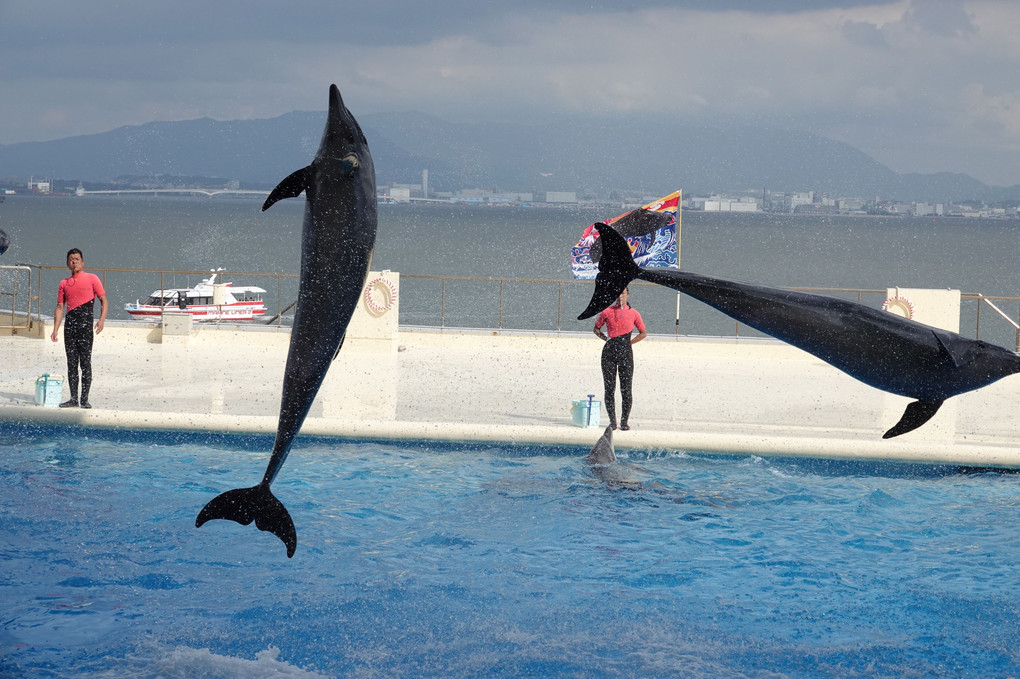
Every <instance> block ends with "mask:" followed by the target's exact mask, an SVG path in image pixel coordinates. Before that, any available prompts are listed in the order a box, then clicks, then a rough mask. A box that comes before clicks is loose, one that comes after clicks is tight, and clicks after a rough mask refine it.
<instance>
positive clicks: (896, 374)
mask: <svg viewBox="0 0 1020 679" xmlns="http://www.w3.org/2000/svg"><path fill="white" fill-rule="evenodd" d="M596 228H597V229H598V231H599V234H600V235H599V240H603V241H605V242H604V243H603V249H604V251H603V255H602V261H601V262H599V274H598V277H597V278H596V279H595V291H594V293H593V294H592V298H591V302H590V303H589V304H588V308H587V309H585V310H584V313H582V314H581V315H580V316H578V319H581V320H583V319H585V318H591V317H592V316H594V315H595V314H597V313H598V312H600V311H602V310H603V309H605V308H606V307H608V306H609V305H610V304H612V302H613V300H615V299H616V298H617V297H619V295H620V293H621V292H622V291H623V288H624V287H625V286H626V285H627V283H629V282H630V281H632V280H634V279H635V278H638V279H641V280H645V281H648V282H650V283H656V284H658V285H664V286H666V287H670V288H673V289H674V290H678V291H680V292H683V293H685V294H688V295H690V296H691V297H694V298H695V299H697V300H700V301H702V302H704V303H705V304H708V305H709V306H712V307H715V308H716V309H718V310H719V311H722V312H723V313H724V314H726V315H728V316H731V317H733V318H735V319H736V320H738V321H740V322H741V323H743V324H745V325H748V326H750V327H752V328H755V329H756V330H760V331H761V332H764V333H766V334H769V335H772V336H773V337H776V338H778V339H781V340H783V341H784V342H787V343H789V344H792V345H793V346H795V347H798V348H800V349H803V350H804V351H806V352H808V353H810V354H814V355H815V356H817V357H818V358H820V359H822V360H823V361H825V362H826V363H829V364H831V365H833V366H835V367H836V368H839V369H840V370H842V371H843V372H845V373H847V374H848V375H850V376H851V377H854V378H856V379H858V380H860V381H861V382H864V383H865V384H869V385H871V386H873V387H875V388H877V389H882V390H883V391H888V392H891V393H893V394H899V395H901V396H907V397H910V398H915V399H917V400H916V401H915V402H913V403H911V404H909V405H908V406H907V409H906V412H905V413H904V414H903V417H902V418H901V419H900V421H899V422H898V423H897V424H896V425H895V426H894V427H893V428H892V429H890V430H889V431H887V432H886V433H885V435H884V436H883V437H882V438H891V437H893V436H899V435H900V434H904V433H906V432H908V431H913V430H914V429H917V428H918V427H920V426H921V425H922V424H924V423H925V422H927V421H928V420H930V419H931V418H932V416H933V415H935V413H936V412H937V411H938V409H939V407H940V406H941V405H942V402H943V401H945V400H946V399H947V398H949V397H951V396H956V395H957V394H962V393H964V392H967V391H972V390H974V389H979V388H981V387H984V386H987V385H989V384H991V383H992V382H995V381H997V380H1000V379H1002V378H1003V377H1006V376H1008V375H1012V374H1014V373H1018V372H1020V355H1018V354H1016V353H1015V352H1012V351H1009V350H1008V349H1004V348H1002V347H999V346H996V345H994V344H989V343H988V342H982V341H981V340H972V339H967V338H966V337H962V336H960V335H958V334H956V333H955V332H950V331H948V330H941V329H938V328H933V327H931V326H927V325H924V324H922V323H918V322H916V321H911V320H908V319H906V318H903V317H901V316H897V315H895V314H891V313H888V312H886V311H880V310H878V309H872V308H870V307H867V306H864V305H863V304H858V303H856V302H847V301H845V300H841V299H835V298H833V297H826V296H824V295H814V294H809V293H805V292H795V291H793V290H784V289H782V288H770V287H765V286H759V285H749V284H746V283H735V282H733V281H728V280H724V279H722V278H713V277H710V276H703V275H700V274H696V273H688V272H686V271H677V270H665V269H643V268H641V267H639V266H638V265H637V264H635V263H634V260H633V259H631V254H630V248H629V247H628V246H627V241H626V240H625V239H624V238H623V237H622V236H620V235H619V234H617V233H616V232H615V231H614V230H613V229H612V228H607V227H605V225H596Z"/></svg>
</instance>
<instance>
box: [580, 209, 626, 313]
mask: <svg viewBox="0 0 1020 679" xmlns="http://www.w3.org/2000/svg"><path fill="white" fill-rule="evenodd" d="M595 228H596V229H598V232H599V240H600V241H602V258H601V259H600V260H599V275H598V276H597V277H596V278H595V292H593V293H592V296H591V301H590V302H588V308H587V309H585V310H584V312H583V313H582V314H581V315H580V316H578V317H577V320H579V321H583V320H584V319H586V318H591V317H592V316H594V315H595V314H597V313H599V312H600V311H602V310H603V309H605V308H607V307H609V306H610V305H612V303H613V302H615V301H616V299H617V298H618V297H619V296H620V293H621V292H623V289H624V288H625V287H627V284H628V283H630V282H631V281H632V280H634V279H635V278H637V276H638V274H639V273H641V269H640V268H639V267H638V265H637V264H635V263H634V259H633V257H632V255H631V251H630V246H629V245H627V239H626V238H624V237H623V236H621V235H620V234H619V233H617V232H616V230H615V229H613V228H612V227H611V226H607V225H605V224H596V225H595Z"/></svg>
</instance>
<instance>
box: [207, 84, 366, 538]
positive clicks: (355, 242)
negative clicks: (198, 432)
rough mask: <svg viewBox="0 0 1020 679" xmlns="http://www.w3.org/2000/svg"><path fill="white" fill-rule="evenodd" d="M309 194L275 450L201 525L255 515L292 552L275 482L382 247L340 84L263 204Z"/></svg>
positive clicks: (359, 138) (357, 134)
mask: <svg viewBox="0 0 1020 679" xmlns="http://www.w3.org/2000/svg"><path fill="white" fill-rule="evenodd" d="M302 192H304V194H305V198H306V203H305V217H304V226H303V228H302V235H301V282H300V287H299V289H298V301H297V311H296V312H295V315H294V326H293V328H292V330H291V336H290V349H289V350H288V353H287V367H286V372H285V374H284V377H283V393H282V397H281V401H280V419H279V423H278V425H277V430H276V441H275V442H274V443H273V452H272V456H271V457H270V458H269V465H268V466H267V467H266V473H265V476H263V478H262V482H261V483H260V484H259V485H257V486H254V487H252V488H239V489H237V490H231V491H227V492H226V493H223V494H222V495H219V496H217V497H216V498H214V499H213V500H212V501H211V502H210V503H209V504H207V505H206V506H205V508H204V509H202V511H201V512H200V513H199V515H198V518H197V519H196V520H195V526H196V527H197V526H201V525H202V524H203V523H205V522H206V521H209V520H211V519H230V520H232V521H237V522H238V523H240V524H242V525H248V524H250V523H251V522H252V521H255V527H256V528H258V529H259V530H264V531H269V532H270V533H273V534H274V535H276V536H277V537H278V538H280V539H281V540H283V542H284V544H285V545H286V546H287V556H288V557H291V556H294V550H295V549H296V548H297V532H296V530H295V529H294V522H293V521H292V520H291V518H290V514H289V513H288V512H287V509H286V508H285V507H284V506H283V503H282V502H280V501H279V500H277V499H276V497H275V496H274V495H273V493H272V492H271V491H270V489H269V486H270V484H271V483H272V482H273V479H275V478H276V474H277V473H278V472H279V471H280V467H282V466H283V463H284V461H285V460H286V459H287V454H288V453H289V452H290V447H291V444H292V443H293V441H294V437H295V436H296V435H297V433H298V430H299V429H300V428H301V424H302V423H303V422H304V420H305V416H306V415H307V414H308V410H309V408H311V406H312V401H313V400H314V399H315V394H316V393H317V392H318V390H319V386H320V385H321V384H322V380H323V378H324V377H325V376H326V371H327V370H328V369H329V365H330V363H331V362H332V361H333V359H334V358H335V357H336V355H337V354H338V353H339V351H340V347H341V345H342V344H343V341H344V335H345V333H346V332H347V324H348V323H349V322H350V320H351V316H352V315H353V314H354V309H355V307H356V306H357V303H358V298H359V297H360V296H361V291H362V288H363V287H364V285H365V278H366V277H367V276H368V269H369V265H370V264H371V262H372V251H373V249H374V248H375V234H376V222H377V215H376V211H377V208H376V196H375V167H374V165H373V164H372V156H371V154H370V153H369V151H368V142H367V141H365V135H364V134H363V133H362V132H361V128H360V127H359V126H358V123H357V121H356V120H355V119H354V116H352V115H351V112H350V111H348V110H347V107H345V106H344V103H343V100H341V98H340V91H339V90H338V89H337V87H336V85H331V86H330V88H329V113H328V117H327V119H326V128H325V130H324V131H323V133H322V142H321V143H320V144H319V150H318V152H317V153H316V154H315V158H314V159H313V160H312V163H311V164H310V165H309V166H308V167H305V168H302V169H300V170H298V171H297V172H294V173H293V174H291V175H290V176H289V177H287V178H286V179H284V180H283V181H282V182H280V184H279V185H278V186H277V187H276V188H275V189H273V191H272V193H270V194H269V197H268V198H267V199H266V202H265V203H264V204H263V205H262V209H263V210H267V209H268V208H269V207H271V206H272V205H273V204H274V203H276V202H277V201H279V200H281V199H283V198H295V197H297V196H299V195H300V194H301V193H302Z"/></svg>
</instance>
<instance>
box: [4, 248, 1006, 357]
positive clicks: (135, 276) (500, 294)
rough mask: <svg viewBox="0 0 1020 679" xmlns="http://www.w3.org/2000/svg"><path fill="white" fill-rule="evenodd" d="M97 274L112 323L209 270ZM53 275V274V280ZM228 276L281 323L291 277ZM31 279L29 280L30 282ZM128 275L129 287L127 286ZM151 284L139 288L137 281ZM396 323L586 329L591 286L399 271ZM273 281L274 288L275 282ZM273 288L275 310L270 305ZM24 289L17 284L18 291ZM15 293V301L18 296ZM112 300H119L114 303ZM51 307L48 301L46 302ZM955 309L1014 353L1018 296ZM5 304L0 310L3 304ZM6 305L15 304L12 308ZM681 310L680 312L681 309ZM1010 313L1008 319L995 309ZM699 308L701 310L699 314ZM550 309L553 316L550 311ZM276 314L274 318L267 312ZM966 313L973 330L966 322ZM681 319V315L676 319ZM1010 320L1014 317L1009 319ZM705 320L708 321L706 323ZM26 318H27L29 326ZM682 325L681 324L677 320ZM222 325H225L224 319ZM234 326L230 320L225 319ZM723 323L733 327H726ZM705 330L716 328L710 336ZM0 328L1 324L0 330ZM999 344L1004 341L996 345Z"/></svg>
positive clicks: (664, 320) (667, 301) (687, 308)
mask: <svg viewBox="0 0 1020 679" xmlns="http://www.w3.org/2000/svg"><path fill="white" fill-rule="evenodd" d="M4 268H8V269H19V270H21V269H36V271H37V277H36V285H35V286H34V290H35V291H42V290H49V288H48V287H44V281H43V275H44V272H46V275H47V277H49V276H54V279H53V280H52V281H47V284H49V285H50V287H52V288H53V290H54V291H55V290H56V281H57V280H59V278H62V277H63V276H64V275H66V268H65V267H56V266H37V265H30V266H18V267H4ZM88 270H89V271H91V272H92V273H95V274H97V275H99V276H100V278H101V280H102V281H103V285H104V287H106V288H107V289H108V290H109V289H110V283H111V282H113V281H114V280H115V281H116V283H117V284H116V288H117V290H118V293H120V294H114V295H112V296H111V297H112V298H111V300H110V301H111V315H110V317H111V318H117V313H116V312H118V310H120V309H122V308H123V307H122V304H121V301H122V300H124V299H126V298H134V297H136V296H137V297H139V298H140V297H141V296H142V295H145V296H148V294H149V290H151V289H152V288H154V287H156V286H155V280H156V279H155V277H156V276H158V277H159V278H158V280H159V289H160V290H164V289H167V285H169V286H170V287H171V288H174V287H189V284H190V283H193V282H197V281H190V282H185V283H179V282H178V281H177V280H176V279H177V278H178V277H185V278H187V277H198V276H201V277H207V276H208V275H209V272H208V271H173V270H166V269H124V268H94V267H90V268H89V269H88ZM52 272H59V274H56V275H54V273H52ZM231 277H235V278H244V279H246V280H247V279H251V278H255V279H267V278H268V279H270V282H269V283H268V284H263V285H261V286H260V287H263V288H265V289H267V290H268V291H269V292H267V293H266V296H265V300H264V301H265V302H266V303H267V306H269V312H268V313H267V316H269V317H270V323H272V324H275V325H277V326H280V325H283V324H284V319H285V317H284V313H286V312H287V310H289V309H290V308H292V307H293V305H294V300H296V299H297V286H298V275H297V274H287V273H257V272H244V271H221V272H220V280H221V281H225V282H226V281H228V279H230V278H231ZM30 278H31V277H30V276H29V279H30ZM128 278H131V279H132V280H133V282H131V283H127V280H126V279H128ZM146 278H148V279H149V280H150V281H151V283H150V284H149V286H150V287H146V285H145V284H144V280H145V279H146ZM400 280H401V288H402V289H401V293H400V297H401V324H403V325H417V326H429V327H438V328H441V329H445V328H468V327H473V328H493V329H496V330H509V329H515V330H549V331H555V332H563V331H578V330H590V327H589V325H588V322H585V323H583V324H582V323H580V322H578V321H576V320H575V311H580V310H581V309H583V308H584V307H585V306H586V305H587V303H588V299H589V296H590V295H591V287H592V281H584V280H554V279H544V278H500V277H484V276H433V275H413V274H401V276H400ZM274 283H275V285H274ZM631 285H632V286H633V288H634V289H632V292H635V293H638V295H639V297H640V299H641V304H640V307H639V308H640V310H641V313H642V316H643V317H644V319H645V323H646V325H648V326H649V331H650V332H653V333H654V334H658V335H662V334H674V335H676V336H680V331H681V329H683V330H684V335H712V336H734V337H741V336H761V334H760V333H757V331H754V330H752V329H750V328H747V327H746V326H742V325H741V324H740V323H739V322H736V321H733V320H731V319H729V318H728V317H725V316H723V315H722V314H720V313H718V312H715V311H713V310H711V309H709V308H708V307H707V306H704V305H700V304H695V305H691V304H690V303H689V302H687V301H685V302H684V304H682V303H681V302H682V301H683V300H686V298H685V297H684V296H682V295H680V294H679V293H676V292H674V291H672V290H668V289H666V288H662V287H661V286H657V285H654V284H651V283H646V282H644V281H634V282H633V283H632V284H631ZM274 287H275V298H276V299H275V307H274V306H273V305H272V301H273V300H272V297H273V296H274V292H273V291H272V290H271V289H272V288H274ZM28 288H29V289H28V291H27V299H28V304H27V314H26V315H27V316H32V305H33V303H34V305H35V315H34V319H35V320H38V319H40V318H41V314H42V301H41V298H42V294H41V293H39V292H35V294H33V286H32V285H31V284H29V286H28ZM791 289H793V290H798V291H802V292H813V293H819V294H824V295H830V296H834V297H840V298H845V299H849V300H855V301H857V302H859V303H862V304H863V303H865V298H868V299H871V300H874V302H875V304H874V306H876V307H878V306H881V304H882V301H884V300H885V297H886V290H884V289H881V290H878V289H874V290H871V289H863V288H816V287H810V288H791ZM21 290H23V287H22V288H21ZM124 290H131V291H136V292H139V293H141V294H139V295H136V294H134V293H131V294H128V295H124V294H123V293H122V292H121V291H124ZM20 294H21V291H20V290H19V291H18V293H17V295H16V296H15V299H19V297H18V295H20ZM118 298H119V299H118ZM53 301H54V303H55V301H56V300H55V297H54V298H53ZM961 304H962V305H964V307H965V308H966V309H967V312H966V314H965V313H963V309H962V310H961V328H966V327H973V328H974V333H973V336H974V337H975V338H979V339H980V338H981V336H982V334H986V335H988V334H996V336H997V337H998V336H999V335H1003V333H1004V332H1006V331H1007V330H1006V328H1004V327H1003V326H1001V324H999V325H998V326H997V327H996V328H992V329H988V328H986V327H985V326H986V325H987V321H986V320H985V318H984V317H983V316H982V309H983V308H984V307H985V306H987V307H989V308H991V309H992V310H993V311H994V312H995V315H996V316H998V317H999V318H1001V319H1003V320H1005V321H1006V323H1008V324H1009V329H1008V332H1010V333H1013V334H1015V337H1014V339H1015V344H1016V347H1017V350H1018V351H1020V297H1005V296H988V295H983V294H980V293H962V294H961ZM2 306H4V305H0V307H2ZM11 306H12V307H14V306H16V305H15V304H13V303H12V305H11ZM682 306H683V308H684V313H683V314H681V307H682ZM1002 306H1006V307H1011V308H1016V309H1017V312H1016V314H1015V315H1011V314H1010V313H1009V312H1007V311H1005V310H1003V309H1002V308H1001V307H1002ZM700 307H704V309H701V308H700ZM553 309H555V314H554V315H553V313H552V311H553ZM568 310H569V311H568ZM274 311H275V314H274V313H273V312H274ZM970 314H973V326H969V324H968V323H967V321H968V320H969V318H970V317H971V316H970ZM682 316H683V318H681V317H682ZM1014 318H1016V319H1017V320H1014ZM707 319H711V320H707ZM32 320H33V319H30V320H29V323H31V322H32ZM682 320H683V321H684V322H683V323H682V322H681V321H682ZM224 322H228V321H224ZM229 322H233V321H229ZM726 323H729V324H730V325H729V327H730V328H732V330H725V329H723V328H725V324H726ZM707 326H712V327H714V328H717V329H719V330H718V331H713V332H709V331H708V327H707ZM0 327H3V326H0ZM1000 343H1004V342H1002V341H1000Z"/></svg>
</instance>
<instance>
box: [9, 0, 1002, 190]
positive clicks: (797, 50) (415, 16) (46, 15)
mask: <svg viewBox="0 0 1020 679" xmlns="http://www.w3.org/2000/svg"><path fill="white" fill-rule="evenodd" d="M1018 23H1020V6H1018V5H1017V4H1016V3H1014V2H1012V1H1011V0H896V1H893V2H878V3H876V2H873V1H871V2H868V1H861V2H850V1H847V0H833V1H832V2H818V1H816V0H779V1H777V2H768V3H762V2H757V1H752V0H615V1H612V2H610V1H609V0H603V1H599V0H521V1H520V2H516V3H511V4H508V3H505V2H496V1H495V0H474V1H472V0H450V1H449V2H445V3H442V4H441V5H435V4H433V3H420V2H414V1H412V0H376V1H375V2H371V3H364V2H361V3H354V2H350V1H345V0H341V1H335V0H334V1H332V2H325V1H324V2H308V3H302V4H300V5H294V6H284V5H280V4H279V3H270V2H265V1H261V0H255V1H251V2H240V1H239V0H223V1H222V2H217V3H211V4H202V3H197V2H190V1H189V2H179V3H173V4H170V5H167V4H157V5H152V4H150V3H131V2H122V3H103V4H102V5H94V4H93V5H89V4H88V3H85V4H83V3H77V2H73V3H72V2H56V1H51V2H47V1H45V0H43V1H42V2H40V3H32V4H28V3H11V2H6V3H2V4H0V63H3V64H4V68H5V76H4V81H3V96H2V97H0V120H4V123H5V124H4V126H3V129H0V143H10V142H14V141H22V140H41V139H52V138H58V137H63V136H70V135H74V134H84V133H92V132H100V131H105V130H108V129H112V128H114V127H117V126H120V125H124V124H138V123H142V122H147V121H149V120H176V119H187V118H196V117H202V116H210V117H213V118H217V119H233V118H245V117H272V116H276V115H280V114H283V113H286V112H288V111H291V110H323V109H324V108H325V105H326V95H325V92H326V86H327V85H328V83H330V82H336V83H337V84H339V85H340V86H341V88H342V89H343V91H344V96H345V100H346V101H348V103H349V104H350V106H351V107H352V109H353V110H355V111H356V112H380V111H388V110H419V111H423V112H426V113H432V114H434V115H438V116H440V117H444V118H448V119H453V120H458V121H467V122H470V121H472V120H482V119H487V120H522V119H524V120H536V121H540V120H542V119H544V118H547V117H551V116H562V115H572V116H581V115H603V116H604V115H629V116H636V117H640V116H649V115H651V116H660V117H663V116H668V117H672V118H676V119H691V120H698V121H703V122H704V121H709V122H716V123H718V124H745V125H747V124H750V125H769V126H780V127H798V128H803V129H807V130H809V131H812V132H815V133H818V134H823V135H825V136H829V137H832V138H835V139H840V140H842V141H846V142H848V143H851V144H853V145H855V146H857V147H858V148H861V149H862V150H864V151H865V152H867V153H869V154H871V155H873V156H874V157H876V158H877V159H878V160H880V161H882V162H885V163H887V164H889V165H890V166H891V167H893V168H894V169H896V170H898V171H924V172H930V171H938V170H947V171H958V172H969V173H971V174H974V175H975V176H976V177H978V178H980V179H982V180H984V181H988V182H992V183H1000V184H1001V183H1020V169H1018V167H1020V164H1018V163H1016V162H1015V158H1011V157H1010V156H1009V155H1008V152H1007V150H1009V149H1015V148H1016V147H1017V145H1018V143H1020V131H1018V130H1017V129H1016V127H1017V124H1016V123H1015V119H1016V117H1015V116H1011V113H1010V112H1011V111H1015V110H1016V109H1015V106H1016V103H1017V99H1018V95H1020V85H1018V81H1017V78H1016V75H1015V74H1016V73H1017V71H1018V67H1020V48H1018V47H1017V42H1016V40H1015V37H1014V35H1013V32H1014V27H1015V26H1016V25H1018Z"/></svg>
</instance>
